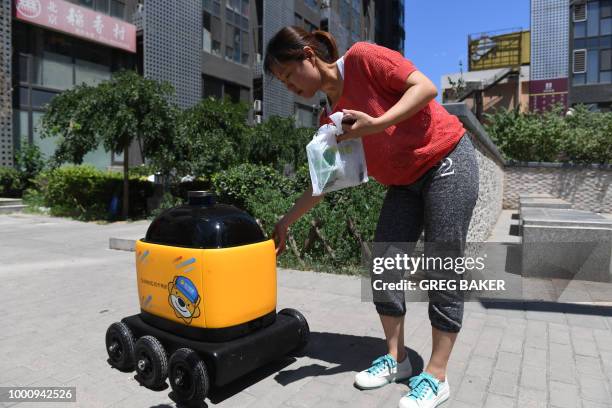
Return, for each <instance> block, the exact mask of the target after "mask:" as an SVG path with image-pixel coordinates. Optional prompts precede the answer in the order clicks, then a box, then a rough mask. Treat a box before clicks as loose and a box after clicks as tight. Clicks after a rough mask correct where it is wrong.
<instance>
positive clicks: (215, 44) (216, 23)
mask: <svg viewBox="0 0 612 408" xmlns="http://www.w3.org/2000/svg"><path fill="white" fill-rule="evenodd" d="M202 21H203V28H202V49H203V50H204V51H206V52H208V53H211V54H213V55H216V56H218V57H220V56H221V19H220V18H219V17H216V16H213V15H211V14H210V13H209V12H207V11H204V14H203V15H202Z"/></svg>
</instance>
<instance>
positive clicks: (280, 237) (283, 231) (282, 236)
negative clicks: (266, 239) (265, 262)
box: [272, 218, 289, 256]
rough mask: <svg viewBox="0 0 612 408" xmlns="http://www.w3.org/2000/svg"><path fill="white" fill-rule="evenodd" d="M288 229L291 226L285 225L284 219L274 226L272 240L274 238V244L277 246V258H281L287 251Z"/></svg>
mask: <svg viewBox="0 0 612 408" xmlns="http://www.w3.org/2000/svg"><path fill="white" fill-rule="evenodd" d="M288 229H289V226H288V225H287V224H286V223H285V220H284V218H281V220H280V221H278V222H277V223H276V225H275V226H274V232H272V238H274V243H275V244H276V256H279V255H280V254H282V253H283V251H284V250H285V246H286V241H287V230H288Z"/></svg>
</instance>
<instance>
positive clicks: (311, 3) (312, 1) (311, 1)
mask: <svg viewBox="0 0 612 408" xmlns="http://www.w3.org/2000/svg"><path fill="white" fill-rule="evenodd" d="M304 3H306V5H307V6H308V7H310V8H312V9H315V10H318V9H319V5H318V4H317V0H305V1H304Z"/></svg>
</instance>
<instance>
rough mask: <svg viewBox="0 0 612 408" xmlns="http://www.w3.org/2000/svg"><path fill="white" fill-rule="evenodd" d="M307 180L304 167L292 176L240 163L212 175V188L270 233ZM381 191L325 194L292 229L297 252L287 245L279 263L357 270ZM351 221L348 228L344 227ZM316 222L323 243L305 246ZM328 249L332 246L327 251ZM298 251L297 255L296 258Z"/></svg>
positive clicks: (376, 187)
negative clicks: (257, 221)
mask: <svg viewBox="0 0 612 408" xmlns="http://www.w3.org/2000/svg"><path fill="white" fill-rule="evenodd" d="M309 183H310V179H309V175H308V168H307V167H306V166H302V167H300V168H299V169H298V171H297V173H296V174H295V176H293V177H284V176H283V175H282V174H281V173H280V172H278V171H276V170H274V169H273V168H271V167H268V166H261V165H252V164H242V165H239V166H236V167H233V168H230V169H228V170H226V171H223V172H220V173H218V174H216V175H215V176H214V177H213V178H212V186H213V189H214V190H215V192H216V193H217V194H218V195H219V200H220V201H223V202H227V203H231V204H234V205H237V206H238V207H240V208H242V209H244V210H246V211H247V212H249V213H250V214H251V215H253V216H254V217H255V218H257V219H258V220H259V221H260V223H261V224H262V227H263V229H264V231H265V232H266V233H267V234H268V236H271V234H272V231H273V230H274V225H275V224H276V222H277V221H278V220H279V219H280V218H281V217H282V216H283V215H284V214H285V213H286V212H287V211H288V210H289V209H290V208H291V206H292V205H293V204H294V203H295V201H296V200H297V199H298V197H299V196H300V195H301V194H302V193H303V192H304V191H305V190H306V188H307V187H308V184H309ZM384 192H385V189H384V187H383V186H381V185H380V184H378V183H377V182H375V181H373V180H371V181H370V182H368V183H366V184H363V185H361V186H358V187H353V188H349V189H344V190H340V191H335V192H332V193H329V194H327V195H326V196H325V199H324V200H323V201H321V202H320V203H319V204H318V205H317V206H315V207H314V208H313V209H312V210H311V211H310V212H308V213H307V214H305V215H304V216H303V217H302V218H301V219H299V220H298V221H297V222H296V223H295V224H293V225H292V226H291V228H290V236H291V237H292V238H293V240H294V241H295V245H296V249H297V252H298V253H297V254H296V253H294V252H293V250H292V248H291V243H289V242H288V243H287V250H286V251H285V252H284V253H283V255H281V257H280V258H279V263H280V265H281V266H285V267H291V268H298V269H310V270H318V271H327V272H334V273H351V274H354V273H357V272H358V268H359V265H360V262H361V245H360V241H359V239H358V238H357V236H359V237H360V238H361V240H362V241H363V242H369V241H372V239H373V238H374V231H375V228H376V222H377V220H378V214H379V212H380V207H381V205H382V200H383V197H384ZM348 220H351V221H352V227H353V228H352V229H350V228H349V226H348ZM315 221H316V222H317V223H318V225H320V226H319V232H320V235H321V236H322V237H323V239H324V242H325V244H327V248H326V245H324V242H323V241H321V240H320V239H315V240H314V241H313V242H312V244H311V245H309V247H308V248H305V246H306V245H305V244H306V240H307V238H308V237H309V236H310V235H311V230H313V225H312V223H313V222H315ZM329 249H331V250H332V253H333V255H332V254H330V251H329ZM298 255H299V256H298Z"/></svg>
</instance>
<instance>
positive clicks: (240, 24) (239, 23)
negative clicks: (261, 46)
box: [225, 0, 250, 65]
mask: <svg viewBox="0 0 612 408" xmlns="http://www.w3.org/2000/svg"><path fill="white" fill-rule="evenodd" d="M249 12H250V10H249V4H248V1H246V4H245V3H244V0H228V1H227V3H226V8H225V18H226V26H225V58H226V59H227V60H229V61H234V62H236V63H238V64H244V65H248V63H249V59H250V58H249V57H250V51H249V49H250V47H249V41H248V37H249V35H248V29H249V19H248V13H249ZM244 14H246V15H244Z"/></svg>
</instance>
